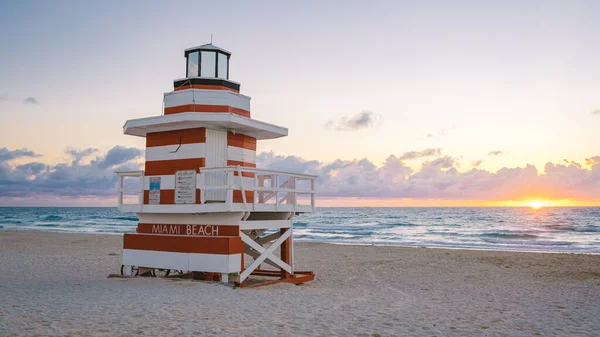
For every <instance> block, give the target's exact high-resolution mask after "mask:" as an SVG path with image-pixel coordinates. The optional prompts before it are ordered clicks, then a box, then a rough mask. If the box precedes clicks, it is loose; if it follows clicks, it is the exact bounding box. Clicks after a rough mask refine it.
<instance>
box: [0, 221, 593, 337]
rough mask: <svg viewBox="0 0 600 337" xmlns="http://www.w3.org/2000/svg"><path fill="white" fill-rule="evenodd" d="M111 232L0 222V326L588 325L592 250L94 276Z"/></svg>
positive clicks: (387, 256)
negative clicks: (288, 271)
mask: <svg viewBox="0 0 600 337" xmlns="http://www.w3.org/2000/svg"><path fill="white" fill-rule="evenodd" d="M121 244H122V236H119V235H93V234H63V233H44V232H29V231H0V335H1V336H13V335H15V336H31V335H53V336H92V335H94V336H95V335H100V336H120V335H128V336H129V335H142V336H158V335H161V336H171V335H172V336H175V335H179V336H189V335H206V336H215V335H232V336H233V335H236V336H245V335H249V336H291V335H296V336H309V335H320V336H328V335H341V336H354V335H359V336H378V335H380V336H387V335H396V336H598V335H599V334H600V256H598V255H576V254H543V253H519V252H494V251H474V250H458V249H456V250H454V249H429V248H401V247H374V246H344V245H330V244H309V243H296V244H295V248H296V257H295V260H296V268H297V269H300V270H302V269H304V270H306V269H308V270H313V271H315V273H316V279H315V280H314V281H313V282H310V283H307V284H305V285H301V286H294V285H288V284H278V285H274V286H268V287H261V288H255V289H248V288H246V289H239V288H238V289H232V288H231V287H228V286H225V285H222V284H219V283H216V282H205V281H193V280H173V279H161V278H141V277H137V278H130V279H125V278H107V276H108V275H109V274H111V273H118V271H119V268H120V265H121Z"/></svg>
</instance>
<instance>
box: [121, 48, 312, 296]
mask: <svg viewBox="0 0 600 337" xmlns="http://www.w3.org/2000/svg"><path fill="white" fill-rule="evenodd" d="M185 57H186V61H187V62H186V78H183V79H178V80H175V81H174V90H173V91H172V92H169V93H166V94H164V100H163V104H164V113H163V115H161V116H154V117H147V118H140V119H133V120H129V121H127V122H126V123H125V126H124V127H123V131H124V133H125V134H128V135H133V136H138V137H145V138H146V162H145V169H144V171H133V172H116V173H117V175H118V176H119V177H120V179H119V209H120V210H121V211H123V212H136V214H137V216H138V218H139V224H138V227H137V233H135V234H125V236H124V240H123V268H122V272H123V274H125V275H127V276H130V275H135V274H137V273H139V272H142V273H143V272H149V273H151V274H157V273H161V274H163V275H164V274H167V273H169V272H171V271H173V270H175V271H189V272H195V275H196V276H198V275H202V276H203V277H204V278H206V279H218V280H221V281H223V282H235V283H238V284H241V285H246V284H248V283H247V280H248V277H249V276H250V275H259V276H263V277H275V278H276V279H275V280H272V281H269V282H267V283H273V282H291V283H296V284H298V283H303V282H307V281H310V280H312V279H313V278H314V274H313V273H312V272H299V271H296V270H295V269H294V253H293V225H292V218H293V217H294V216H295V215H297V214H299V213H303V212H313V211H314V208H315V179H316V176H311V175H305V174H296V173H289V172H279V171H270V170H261V169H259V168H256V148H257V141H258V140H263V139H274V138H279V137H284V136H287V133H288V130H287V129H286V128H284V127H281V126H277V125H273V124H268V123H265V122H262V121H258V120H255V119H252V118H250V97H248V96H244V95H241V94H240V84H239V83H236V82H233V81H231V80H229V61H230V58H231V53H230V52H228V51H226V50H224V49H221V48H219V47H216V46H214V45H212V44H205V45H202V46H199V47H194V48H189V49H186V50H185ZM136 179H139V186H138V187H133V188H132V187H130V186H132V185H130V182H129V180H136ZM132 194H133V195H137V198H136V202H134V203H127V201H128V200H131V195H132ZM276 250H279V254H276ZM245 262H246V263H245Z"/></svg>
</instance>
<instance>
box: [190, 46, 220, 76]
mask: <svg viewBox="0 0 600 337" xmlns="http://www.w3.org/2000/svg"><path fill="white" fill-rule="evenodd" d="M197 48H198V49H196V48H193V49H191V50H189V49H188V50H186V55H185V56H186V59H187V69H186V77H198V76H200V77H206V78H220V79H225V80H227V79H229V56H230V54H228V52H227V51H225V50H223V49H221V48H218V47H215V46H213V45H211V44H208V45H203V46H200V47H197Z"/></svg>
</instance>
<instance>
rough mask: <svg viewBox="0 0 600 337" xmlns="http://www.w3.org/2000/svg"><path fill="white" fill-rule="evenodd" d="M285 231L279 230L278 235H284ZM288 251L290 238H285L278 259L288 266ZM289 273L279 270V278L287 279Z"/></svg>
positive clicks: (284, 229) (283, 229) (289, 255)
mask: <svg viewBox="0 0 600 337" xmlns="http://www.w3.org/2000/svg"><path fill="white" fill-rule="evenodd" d="M286 230H287V229H286V228H282V229H280V233H281V235H283V234H284V233H285V231H286ZM290 249H291V237H289V238H287V239H286V240H285V241H284V242H283V243H282V244H281V248H280V250H281V254H280V258H281V260H282V261H283V262H285V263H287V264H290V257H291V254H290ZM290 277H291V276H290V273H288V272H287V271H285V270H283V269H281V278H283V279H287V278H290Z"/></svg>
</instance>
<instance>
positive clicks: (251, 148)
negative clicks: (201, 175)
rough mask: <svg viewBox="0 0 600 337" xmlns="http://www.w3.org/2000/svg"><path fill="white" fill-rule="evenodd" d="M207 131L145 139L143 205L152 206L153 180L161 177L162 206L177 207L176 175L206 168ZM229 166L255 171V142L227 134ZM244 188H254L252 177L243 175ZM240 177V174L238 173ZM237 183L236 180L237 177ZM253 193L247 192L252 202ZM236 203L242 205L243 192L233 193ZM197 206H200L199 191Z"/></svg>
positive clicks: (160, 135) (152, 134)
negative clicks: (151, 186)
mask: <svg viewBox="0 0 600 337" xmlns="http://www.w3.org/2000/svg"><path fill="white" fill-rule="evenodd" d="M206 145H207V144H206V129H205V128H194V129H183V130H176V131H165V132H155V133H149V134H148V135H147V136H146V163H145V170H144V174H145V176H144V204H149V195H150V193H149V185H150V179H151V178H152V177H160V178H161V179H160V181H161V184H160V204H161V205H172V204H174V203H175V172H176V171H179V170H195V171H196V172H198V169H199V168H200V167H206V165H205V163H206V161H205V158H206ZM226 146H227V154H226V156H227V158H226V165H228V166H229V165H234V166H237V165H239V166H244V167H256V139H255V138H252V137H249V136H246V135H241V134H233V133H231V132H228V133H227V145H226ZM242 174H243V178H242V179H244V182H243V183H244V186H252V185H253V184H254V180H253V179H252V178H253V177H254V174H253V173H250V172H244V173H242ZM236 176H237V173H236ZM235 178H236V179H238V178H237V177H235ZM253 197H254V193H253V192H251V191H247V192H246V199H247V200H252V198H253ZM233 202H237V203H241V202H243V198H242V194H241V191H239V190H238V191H234V193H233ZM196 203H200V190H199V189H197V190H196Z"/></svg>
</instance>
